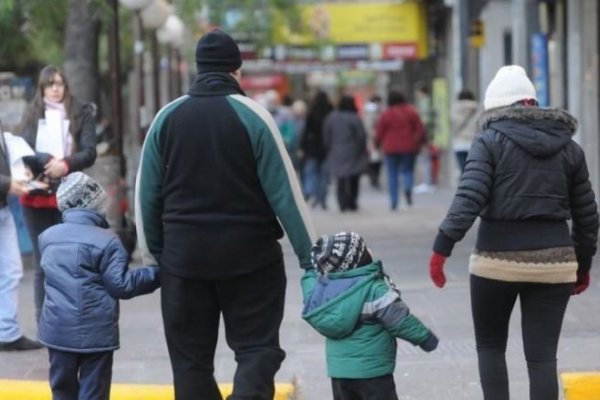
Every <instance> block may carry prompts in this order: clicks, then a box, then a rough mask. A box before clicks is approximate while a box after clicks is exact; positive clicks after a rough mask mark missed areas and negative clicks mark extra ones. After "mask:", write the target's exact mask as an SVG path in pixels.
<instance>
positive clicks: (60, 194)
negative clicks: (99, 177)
mask: <svg viewBox="0 0 600 400" xmlns="http://www.w3.org/2000/svg"><path fill="white" fill-rule="evenodd" d="M106 200H107V196H106V192H105V191H104V189H103V188H102V186H100V184H99V183H98V182H96V181H95V180H94V179H92V178H91V177H89V176H87V175H86V174H84V173H83V172H73V173H71V174H69V175H67V176H66V177H65V178H63V181H62V182H61V184H60V185H59V186H58V189H57V190H56V202H57V203H58V209H59V210H60V211H65V210H68V209H69V208H91V209H93V210H96V211H99V212H103V211H104V210H103V209H104V207H105V205H106Z"/></svg>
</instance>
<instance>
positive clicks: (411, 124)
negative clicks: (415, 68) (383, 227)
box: [375, 90, 425, 210]
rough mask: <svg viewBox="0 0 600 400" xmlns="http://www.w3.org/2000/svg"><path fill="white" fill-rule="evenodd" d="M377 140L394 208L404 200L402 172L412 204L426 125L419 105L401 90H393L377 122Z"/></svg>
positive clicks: (406, 191) (406, 195) (406, 192)
mask: <svg viewBox="0 0 600 400" xmlns="http://www.w3.org/2000/svg"><path fill="white" fill-rule="evenodd" d="M375 143H376V144H377V146H378V147H380V148H381V149H382V152H383V154H384V156H385V165H386V169H387V175H388V190H389V193H390V207H391V209H392V210H396V208H397V207H398V203H399V200H400V199H399V196H398V192H399V187H398V177H399V176H400V175H401V176H402V186H403V189H404V196H405V198H406V204H407V205H408V206H411V205H412V203H413V198H412V193H413V184H414V174H415V159H416V157H417V154H419V151H420V150H421V147H422V146H423V144H425V128H424V127H423V122H422V121H421V118H420V117H419V113H418V112H417V110H416V108H415V107H414V106H412V105H410V104H408V103H407V102H406V98H405V97H404V94H403V93H402V92H400V91H399V90H391V91H390V93H389V95H388V108H387V109H386V110H385V111H384V112H383V113H382V114H381V117H380V118H379V121H378V122H377V134H376V136H375Z"/></svg>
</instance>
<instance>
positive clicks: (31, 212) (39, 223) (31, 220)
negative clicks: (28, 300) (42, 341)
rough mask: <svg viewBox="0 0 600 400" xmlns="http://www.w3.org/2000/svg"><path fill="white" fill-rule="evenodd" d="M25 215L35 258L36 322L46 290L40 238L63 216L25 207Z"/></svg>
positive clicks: (59, 221) (54, 211)
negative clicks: (41, 263)
mask: <svg viewBox="0 0 600 400" xmlns="http://www.w3.org/2000/svg"><path fill="white" fill-rule="evenodd" d="M23 215H24V216H25V222H26V224H27V231H28V232H29V238H30V240H31V244H32V245H33V255H34V256H35V267H34V271H35V272H34V280H33V301H34V303H35V320H36V322H37V321H39V320H40V314H41V312H42V306H43V305H44V297H46V289H45V288H44V270H43V269H42V268H41V266H40V261H41V260H42V255H41V254H40V248H39V246H38V236H39V235H40V233H42V232H44V231H45V230H46V229H48V228H50V227H51V226H53V225H56V224H60V223H61V222H62V215H61V213H60V211H58V210H57V209H56V208H33V207H23Z"/></svg>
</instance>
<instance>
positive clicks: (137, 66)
mask: <svg viewBox="0 0 600 400" xmlns="http://www.w3.org/2000/svg"><path fill="white" fill-rule="evenodd" d="M153 1H154V0H119V2H120V3H121V5H123V7H125V8H127V9H129V10H131V11H133V13H134V18H133V22H134V23H133V36H134V42H133V55H134V57H133V70H134V76H135V83H136V85H135V89H136V90H135V91H133V90H132V91H131V93H136V96H134V99H135V102H134V103H135V108H134V109H135V112H134V113H133V115H132V118H131V119H132V126H133V127H134V129H135V130H136V131H138V135H139V140H140V142H142V141H143V140H144V137H145V132H144V128H145V126H144V125H146V122H147V120H148V116H147V113H146V108H145V106H144V103H145V101H144V97H145V96H144V28H143V26H142V17H141V11H142V10H143V9H144V8H146V7H148V6H149V5H150V4H151V3H152V2H153Z"/></svg>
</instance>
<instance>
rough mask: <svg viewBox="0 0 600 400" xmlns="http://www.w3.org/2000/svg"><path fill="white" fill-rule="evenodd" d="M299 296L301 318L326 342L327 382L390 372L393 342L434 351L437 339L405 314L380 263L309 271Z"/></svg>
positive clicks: (373, 376) (397, 293)
mask: <svg viewBox="0 0 600 400" xmlns="http://www.w3.org/2000/svg"><path fill="white" fill-rule="evenodd" d="M302 292H303V295H304V309H303V311H302V318H303V319H305V320H306V321H307V322H308V323H309V324H310V325H311V326H312V327H313V328H315V329H316V330H317V331H318V332H319V333H321V334H322V335H324V336H325V337H326V342H325V348H326V357H327V372H328V375H329V377H331V378H348V379H368V378H375V377H379V376H384V375H389V374H391V373H393V372H394V368H395V366H396V346H397V345H396V338H401V339H404V340H406V341H408V342H410V343H412V344H414V345H418V346H421V348H422V349H423V350H426V351H431V350H433V349H434V348H435V347H436V346H437V338H436V336H435V335H434V334H433V333H431V332H430V330H429V329H427V328H426V327H425V325H423V323H422V322H421V321H420V320H419V319H418V318H417V317H415V316H414V315H412V314H411V313H410V310H409V309H408V307H407V305H406V304H405V303H404V302H403V301H402V300H401V298H400V293H399V291H398V290H397V289H396V288H395V287H394V286H393V284H391V283H390V281H389V279H388V278H387V277H386V276H385V275H384V273H383V267H382V265H381V262H379V261H376V262H373V263H372V264H369V265H366V266H361V267H359V268H356V269H352V270H349V271H346V272H336V273H330V274H328V275H327V276H325V277H321V276H319V275H317V274H316V273H315V272H314V270H308V271H307V272H306V273H305V274H304V276H303V277H302Z"/></svg>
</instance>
